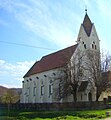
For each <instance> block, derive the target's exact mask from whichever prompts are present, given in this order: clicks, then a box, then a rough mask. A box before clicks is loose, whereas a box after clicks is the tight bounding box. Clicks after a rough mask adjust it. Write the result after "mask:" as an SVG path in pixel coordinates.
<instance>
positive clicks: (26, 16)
mask: <svg viewBox="0 0 111 120" xmlns="http://www.w3.org/2000/svg"><path fill="white" fill-rule="evenodd" d="M28 3H29V4H28ZM0 6H1V7H2V8H3V9H5V10H7V11H8V12H10V13H11V14H13V15H14V16H15V18H16V19H17V20H18V21H19V22H21V23H22V25H23V26H24V27H25V28H26V29H27V30H30V31H32V32H33V33H35V34H36V35H38V36H40V37H41V38H43V39H44V40H47V41H49V42H53V43H54V44H57V45H58V46H67V45H70V44H72V43H73V42H74V41H75V40H74V38H75V35H76V29H75V28H77V27H76V24H74V23H73V21H75V23H76V22H77V21H79V20H80V16H79V15H78V14H75V13H74V12H73V11H71V9H69V7H68V6H65V4H62V3H60V2H56V3H55V5H54V6H53V2H46V1H43V0H37V1H35V0H28V2H27V3H25V2H18V1H14V0H4V1H0ZM67 16H68V17H67ZM72 23H73V26H72ZM72 31H73V32H72Z"/></svg>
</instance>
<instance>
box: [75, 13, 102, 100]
mask: <svg viewBox="0 0 111 120" xmlns="http://www.w3.org/2000/svg"><path fill="white" fill-rule="evenodd" d="M77 43H78V49H79V50H80V53H81V55H82V56H83V58H82V65H83V66H84V67H83V68H84V69H83V70H82V71H83V76H82V78H81V85H80V86H79V88H81V87H82V86H83V85H84V84H85V83H87V87H86V89H87V90H86V92H85V91H84V92H81V91H80V92H79V90H78V101H81V97H80V96H81V95H82V96H84V93H85V94H86V96H85V97H84V101H95V100H96V92H97V86H95V85H96V81H97V80H100V77H99V73H100V40H99V38H98V35H97V32H96V29H95V26H94V23H92V21H91V20H90V18H89V16H88V14H87V11H86V14H85V17H84V19H83V23H82V24H81V26H80V30H79V34H78V38H77ZM97 75H98V76H97ZM82 100H83V99H82Z"/></svg>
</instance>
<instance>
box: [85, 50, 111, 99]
mask: <svg viewBox="0 0 111 120" xmlns="http://www.w3.org/2000/svg"><path fill="white" fill-rule="evenodd" d="M87 58H88V60H87V61H86V64H87V65H86V66H87V70H88V71H89V76H91V77H90V78H92V79H89V80H90V82H91V83H92V84H93V83H94V85H95V87H96V101H98V99H99V97H100V95H101V93H102V92H103V91H105V90H106V89H107V88H108V86H109V82H108V79H106V77H105V75H106V74H105V73H103V72H107V71H108V69H109V68H108V66H109V63H110V62H111V57H110V56H109V55H105V56H104V58H103V54H102V56H101V58H100V52H97V51H88V52H87Z"/></svg>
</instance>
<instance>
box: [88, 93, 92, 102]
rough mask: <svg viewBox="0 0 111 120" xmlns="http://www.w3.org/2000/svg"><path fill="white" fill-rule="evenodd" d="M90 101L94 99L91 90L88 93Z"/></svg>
mask: <svg viewBox="0 0 111 120" xmlns="http://www.w3.org/2000/svg"><path fill="white" fill-rule="evenodd" d="M88 98H89V101H92V94H91V93H90V92H89V94H88Z"/></svg>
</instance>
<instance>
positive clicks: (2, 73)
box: [0, 60, 34, 87]
mask: <svg viewBox="0 0 111 120" xmlns="http://www.w3.org/2000/svg"><path fill="white" fill-rule="evenodd" d="M33 64H34V61H24V62H16V63H15V64H12V63H8V62H7V61H4V60H0V82H2V85H4V84H6V83H7V86H8V87H10V86H13V87H17V86H19V87H21V86H20V85H21V81H22V80H23V78H22V77H23V76H24V75H25V74H26V72H27V71H28V70H29V68H30V67H31V66H32V65H33ZM3 79H4V80H5V81H3ZM7 80H8V81H7ZM3 82H4V83H3ZM5 86H6V85H5Z"/></svg>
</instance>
